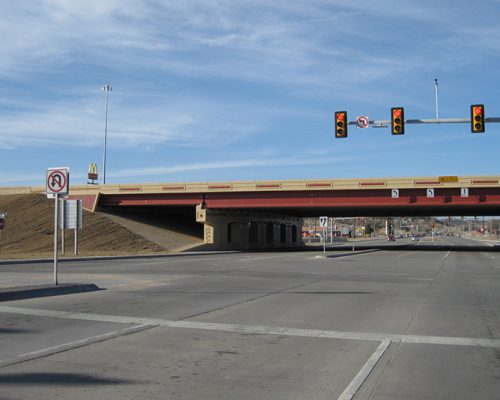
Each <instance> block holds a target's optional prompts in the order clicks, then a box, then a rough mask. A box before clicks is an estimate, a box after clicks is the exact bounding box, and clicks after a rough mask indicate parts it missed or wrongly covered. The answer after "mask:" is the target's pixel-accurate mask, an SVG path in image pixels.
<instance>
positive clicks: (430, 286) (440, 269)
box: [405, 251, 451, 334]
mask: <svg viewBox="0 0 500 400" xmlns="http://www.w3.org/2000/svg"><path fill="white" fill-rule="evenodd" d="M450 253H451V252H450V251H448V252H447V253H446V254H445V256H444V257H443V258H442V259H441V260H440V262H441V265H440V266H439V268H438V270H437V271H436V273H435V274H434V275H433V276H432V280H431V281H430V283H429V287H428V288H427V291H426V292H425V294H424V296H423V297H422V300H421V301H420V303H419V304H418V306H417V309H416V310H415V312H414V313H413V316H412V317H411V319H410V321H409V322H408V326H407V327H406V329H405V334H407V333H408V332H409V331H410V328H411V326H412V325H413V322H414V321H415V319H416V318H417V316H418V314H419V313H420V310H421V309H422V307H423V306H424V302H425V300H426V299H427V297H428V296H429V293H430V292H431V291H432V288H433V287H434V284H435V283H436V278H437V277H438V276H439V274H441V272H442V271H443V269H444V265H445V263H446V260H447V258H448V256H449V255H450Z"/></svg>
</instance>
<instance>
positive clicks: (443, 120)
mask: <svg viewBox="0 0 500 400" xmlns="http://www.w3.org/2000/svg"><path fill="white" fill-rule="evenodd" d="M484 121H485V122H500V117H490V118H485V119H484ZM470 122H471V120H470V118H439V119H405V124H469V123H470ZM356 124H357V122H356V121H350V122H348V125H356ZM368 124H369V125H373V127H374V128H385V127H386V126H389V125H390V124H391V121H390V120H388V119H387V120H370V121H368Z"/></svg>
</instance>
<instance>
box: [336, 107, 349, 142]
mask: <svg viewBox="0 0 500 400" xmlns="http://www.w3.org/2000/svg"><path fill="white" fill-rule="evenodd" d="M335 137H336V138H345V137H347V112H346V111H337V112H336V113H335Z"/></svg>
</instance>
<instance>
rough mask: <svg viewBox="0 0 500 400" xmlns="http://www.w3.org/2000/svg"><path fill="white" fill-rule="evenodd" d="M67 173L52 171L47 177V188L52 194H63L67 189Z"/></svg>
mask: <svg viewBox="0 0 500 400" xmlns="http://www.w3.org/2000/svg"><path fill="white" fill-rule="evenodd" d="M66 183H67V182H66V173H65V171H60V170H54V171H51V172H50V174H49V176H48V177H47V187H48V188H49V190H50V191H51V192H52V193H59V192H63V191H64V190H65V189H66Z"/></svg>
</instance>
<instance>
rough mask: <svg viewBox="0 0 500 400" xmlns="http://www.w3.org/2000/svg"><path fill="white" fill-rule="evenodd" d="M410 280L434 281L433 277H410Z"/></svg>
mask: <svg viewBox="0 0 500 400" xmlns="http://www.w3.org/2000/svg"><path fill="white" fill-rule="evenodd" d="M408 279H409V280H412V281H433V280H434V279H433V278H408Z"/></svg>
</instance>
